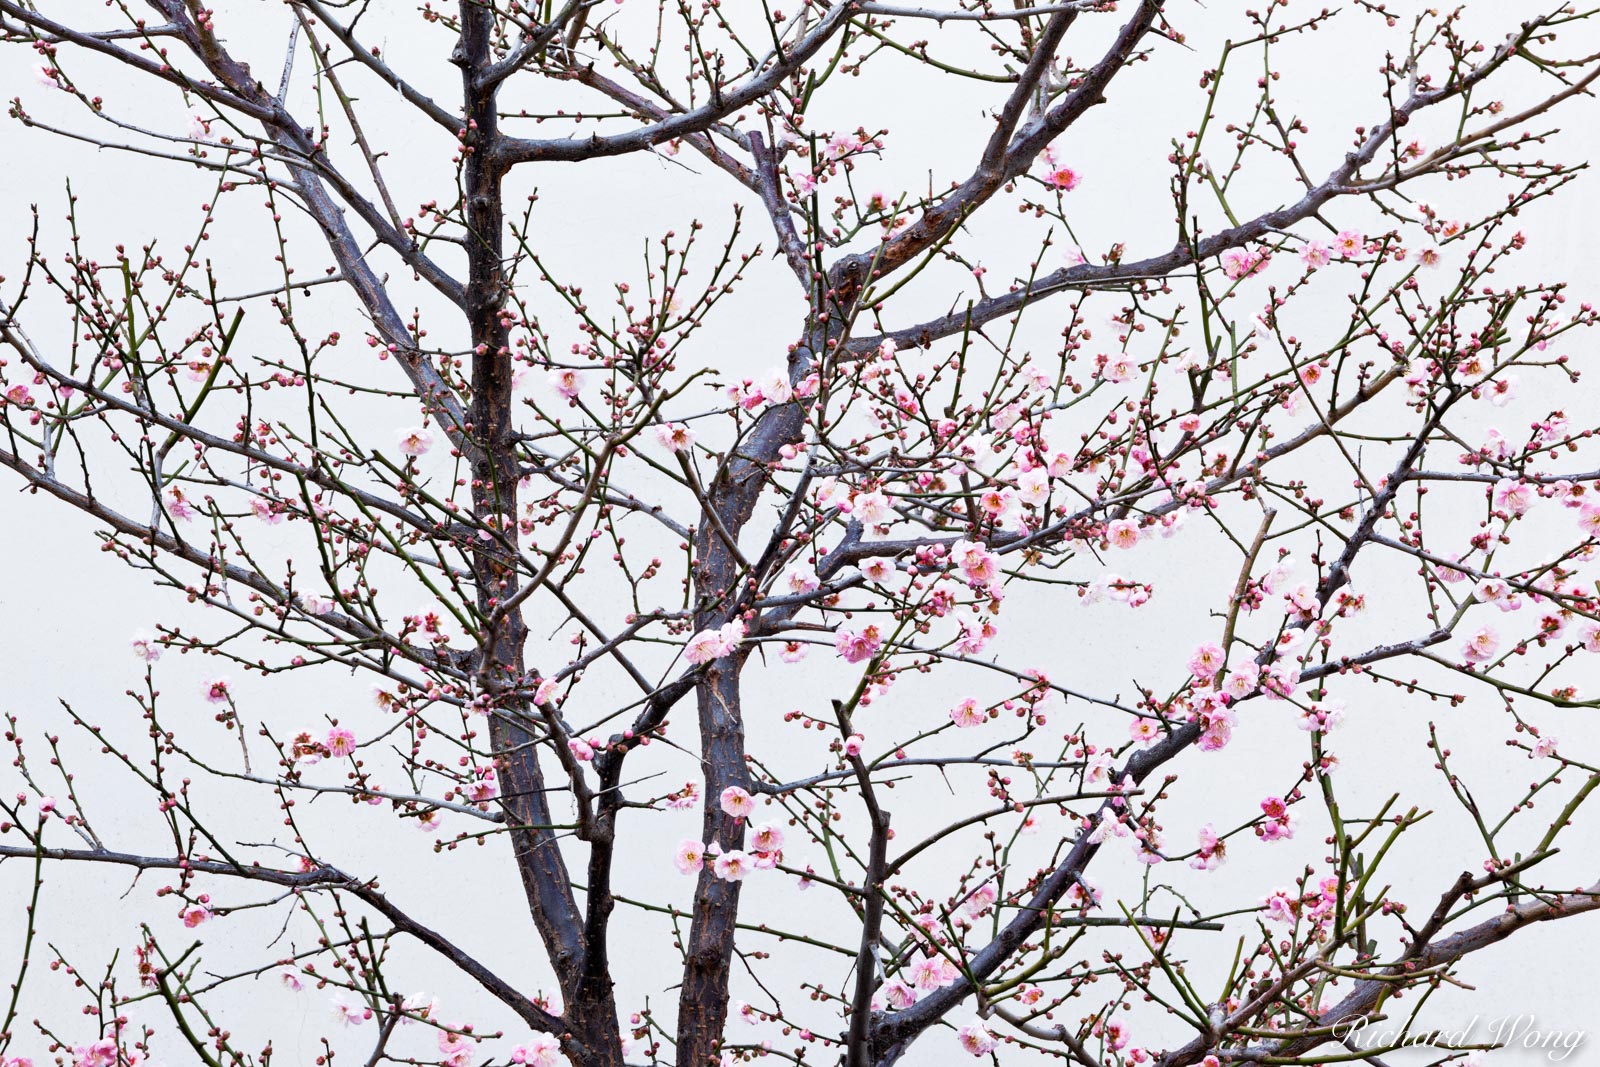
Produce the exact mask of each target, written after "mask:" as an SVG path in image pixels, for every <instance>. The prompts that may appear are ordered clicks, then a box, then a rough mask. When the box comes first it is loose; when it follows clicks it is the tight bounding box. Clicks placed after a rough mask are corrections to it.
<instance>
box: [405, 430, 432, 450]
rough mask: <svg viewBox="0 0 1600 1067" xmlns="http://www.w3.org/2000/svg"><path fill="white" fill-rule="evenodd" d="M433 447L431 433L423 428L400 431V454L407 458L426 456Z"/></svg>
mask: <svg viewBox="0 0 1600 1067" xmlns="http://www.w3.org/2000/svg"><path fill="white" fill-rule="evenodd" d="M432 447H433V431H432V430H429V429H428V428H426V427H424V426H413V427H411V429H409V430H401V431H400V445H399V448H400V452H401V454H402V455H407V456H423V455H427V453H428V449H430V448H432Z"/></svg>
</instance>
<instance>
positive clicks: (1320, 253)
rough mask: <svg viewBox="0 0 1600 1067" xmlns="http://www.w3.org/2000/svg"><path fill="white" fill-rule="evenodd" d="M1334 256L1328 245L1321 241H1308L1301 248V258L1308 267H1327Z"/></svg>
mask: <svg viewBox="0 0 1600 1067" xmlns="http://www.w3.org/2000/svg"><path fill="white" fill-rule="evenodd" d="M1332 258H1333V257H1332V256H1331V255H1330V254H1329V252H1328V246H1327V245H1325V244H1323V243H1322V242H1321V241H1307V242H1306V245H1305V247H1304V248H1302V249H1300V259H1301V261H1302V262H1303V263H1305V265H1306V266H1308V267H1326V266H1327V265H1328V263H1329V261H1330V260H1331V259H1332Z"/></svg>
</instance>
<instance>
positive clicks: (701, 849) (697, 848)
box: [672, 838, 706, 874]
mask: <svg viewBox="0 0 1600 1067" xmlns="http://www.w3.org/2000/svg"><path fill="white" fill-rule="evenodd" d="M672 862H673V863H674V864H675V865H676V866H677V868H678V871H679V872H680V873H682V874H694V873H695V872H696V871H698V870H700V868H702V867H704V866H705V864H706V846H705V845H703V844H701V843H700V842H699V841H696V840H694V839H693V838H684V839H683V840H682V841H680V842H678V851H677V853H676V854H674V855H673V857H672Z"/></svg>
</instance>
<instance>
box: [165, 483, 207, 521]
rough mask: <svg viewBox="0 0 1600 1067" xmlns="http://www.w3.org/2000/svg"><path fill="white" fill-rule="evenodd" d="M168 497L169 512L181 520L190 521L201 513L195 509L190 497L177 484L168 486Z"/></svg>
mask: <svg viewBox="0 0 1600 1067" xmlns="http://www.w3.org/2000/svg"><path fill="white" fill-rule="evenodd" d="M166 497H167V514H168V515H171V516H172V517H173V518H174V519H177V520H178V521H179V522H188V521H189V520H190V519H192V518H194V517H195V516H196V515H197V514H199V512H197V511H195V507H194V505H193V504H192V503H190V502H189V498H188V497H187V496H185V495H184V494H183V490H182V489H180V488H178V487H177V486H175V485H169V486H167V492H166Z"/></svg>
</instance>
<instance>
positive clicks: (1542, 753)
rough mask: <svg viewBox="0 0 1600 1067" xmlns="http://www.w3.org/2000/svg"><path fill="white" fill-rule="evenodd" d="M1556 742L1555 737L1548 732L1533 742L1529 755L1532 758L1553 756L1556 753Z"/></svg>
mask: <svg viewBox="0 0 1600 1067" xmlns="http://www.w3.org/2000/svg"><path fill="white" fill-rule="evenodd" d="M1556 744H1557V741H1556V739H1555V738H1554V737H1551V736H1550V735H1549V734H1546V735H1545V736H1543V737H1541V738H1539V740H1537V741H1535V742H1534V743H1533V748H1532V749H1531V750H1530V755H1531V756H1532V757H1533V758H1534V759H1543V758H1545V757H1546V756H1553V755H1555V754H1556Z"/></svg>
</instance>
